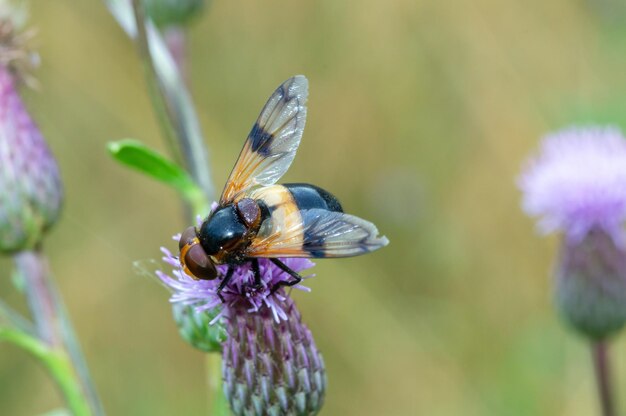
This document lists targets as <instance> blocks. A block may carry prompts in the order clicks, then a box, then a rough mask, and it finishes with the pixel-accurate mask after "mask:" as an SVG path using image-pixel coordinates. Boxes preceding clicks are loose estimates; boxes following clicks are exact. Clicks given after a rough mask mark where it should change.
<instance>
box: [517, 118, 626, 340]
mask: <svg viewBox="0 0 626 416" xmlns="http://www.w3.org/2000/svg"><path fill="white" fill-rule="evenodd" d="M519 186H520V188H521V189H522V191H523V194H524V199H523V207H524V210H525V211H526V213H527V214H529V215H531V216H535V217H539V218H540V221H539V224H538V228H539V229H540V230H541V231H542V232H543V233H550V232H554V231H562V232H563V233H564V234H565V239H564V241H563V244H562V247H561V252H560V256H559V259H558V263H557V266H556V269H555V292H554V295H555V297H554V300H555V303H556V306H557V309H558V310H559V312H560V313H561V316H562V317H563V318H564V319H565V320H566V321H567V322H568V323H569V324H570V325H571V326H572V327H574V328H575V329H576V330H578V331H579V332H580V333H582V334H584V335H585V336H586V337H588V338H590V339H604V338H606V337H608V336H610V335H612V334H614V333H616V332H617V331H618V330H620V329H621V328H622V327H623V326H624V324H625V323H626V238H625V235H624V228H623V226H624V221H625V220H626V139H625V138H624V136H623V135H622V133H621V132H620V131H619V130H618V129H617V128H615V127H587V128H569V129H565V130H561V131H559V132H556V133H553V134H550V135H548V136H547V137H545V138H544V140H543V143H542V146H541V151H540V154H539V155H538V156H536V157H535V158H533V159H532V160H531V161H530V162H529V163H528V166H527V167H526V169H525V171H524V172H523V173H522V175H521V177H520V178H519Z"/></svg>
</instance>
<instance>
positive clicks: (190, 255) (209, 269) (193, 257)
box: [184, 244, 217, 280]
mask: <svg viewBox="0 0 626 416" xmlns="http://www.w3.org/2000/svg"><path fill="white" fill-rule="evenodd" d="M184 265H185V268H186V269H187V270H189V272H190V273H191V274H192V275H193V277H195V278H197V279H202V280H213V279H215V278H216V277H217V270H216V269H215V265H214V264H213V262H212V261H211V259H210V258H209V256H208V255H207V254H206V253H205V252H204V249H203V248H202V246H201V245H200V244H194V245H192V246H191V247H189V250H187V252H186V253H185V258H184Z"/></svg>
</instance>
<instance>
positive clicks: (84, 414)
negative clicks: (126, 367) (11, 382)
mask: <svg viewBox="0 0 626 416" xmlns="http://www.w3.org/2000/svg"><path fill="white" fill-rule="evenodd" d="M0 340H3V341H7V342H11V343H12V344H14V345H16V346H18V347H20V348H22V349H23V350H25V351H27V352H29V353H30V354H32V355H33V356H34V357H35V358H37V359H38V360H39V361H40V362H41V363H42V364H43V365H44V367H46V369H47V370H48V371H49V372H50V374H51V375H52V377H53V378H54V380H55V381H56V382H57V385H58V387H59V389H60V390H61V393H62V394H63V397H64V398H65V402H66V404H67V407H68V409H69V410H70V411H71V412H72V414H73V415H74V416H89V415H92V414H94V413H93V412H91V411H90V406H89V403H88V402H87V400H86V399H85V397H84V396H83V394H82V391H81V387H80V385H79V384H78V382H77V380H76V377H75V375H74V371H73V369H72V364H71V362H70V360H69V359H68V356H67V354H65V352H64V351H62V350H59V349H51V348H50V347H49V346H47V345H46V343H44V342H43V341H42V340H40V339H37V338H35V337H33V336H31V335H29V334H27V333H25V332H21V331H20V330H17V329H12V328H0Z"/></svg>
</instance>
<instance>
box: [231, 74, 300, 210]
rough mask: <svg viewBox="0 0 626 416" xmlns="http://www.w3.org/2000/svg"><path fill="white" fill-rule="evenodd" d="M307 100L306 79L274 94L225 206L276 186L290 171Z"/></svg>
mask: <svg viewBox="0 0 626 416" xmlns="http://www.w3.org/2000/svg"><path fill="white" fill-rule="evenodd" d="M307 96H308V81H307V79H306V78H305V77H304V76H303V75H297V76H295V77H293V78H289V79H288V80H287V81H285V82H284V83H283V84H282V85H281V86H280V87H278V88H277V89H276V91H274V93H273V94H272V96H271V97H270V99H269V100H268V101H267V104H265V107H263V110H262V111H261V114H260V115H259V118H258V119H257V121H256V123H254V126H253V127H252V131H251V132H250V134H249V135H248V139H247V140H246V143H245V144H244V146H243V149H242V150H241V153H240V154H239V159H238V160H237V163H235V167H234V168H233V171H232V172H231V174H230V177H229V178H228V181H227V182H226V186H225V187H224V191H223V192H222V196H221V198H220V204H221V205H224V204H227V203H229V202H233V201H234V200H236V199H237V198H238V197H239V196H240V195H242V193H243V191H246V190H248V189H250V188H252V187H254V186H258V185H261V186H268V185H272V184H274V183H276V181H278V179H280V177H281V176H283V174H284V173H285V172H286V171H287V169H289V166H290V165H291V162H292V161H293V158H294V157H295V155H296V150H297V149H298V146H299V145H300V139H301V138H302V132H303V131H304V124H305V122H306V100H307Z"/></svg>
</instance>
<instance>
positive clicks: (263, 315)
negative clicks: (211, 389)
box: [223, 297, 326, 415]
mask: <svg viewBox="0 0 626 416" xmlns="http://www.w3.org/2000/svg"><path fill="white" fill-rule="evenodd" d="M281 306H282V307H283V310H284V312H285V313H286V315H287V319H285V320H280V322H278V321H277V320H276V319H275V316H274V315H273V314H272V311H271V309H270V308H268V307H265V308H262V309H261V310H259V311H257V312H255V313H250V312H249V311H248V310H247V309H246V308H245V307H243V305H242V306H240V307H237V306H234V307H232V308H229V316H228V318H227V331H228V339H227V341H226V343H225V344H224V355H223V357H224V364H223V372H224V393H225V394H226V397H227V399H228V401H229V402H230V406H231V410H232V411H233V414H235V415H314V414H317V413H318V412H319V410H320V409H321V407H322V404H323V401H324V393H325V390H326V373H325V369H324V361H323V360H322V356H321V355H320V353H319V352H318V351H317V348H316V347H315V342H314V341H313V337H312V335H311V331H309V329H308V328H307V327H306V325H304V324H303V323H302V320H301V317H300V313H299V312H298V310H297V309H296V307H295V304H294V302H293V300H292V299H291V298H289V297H287V298H286V300H285V301H284V303H283V304H282V305H281Z"/></svg>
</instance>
